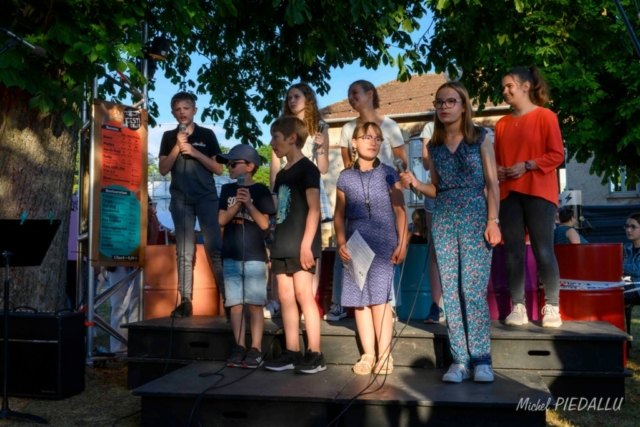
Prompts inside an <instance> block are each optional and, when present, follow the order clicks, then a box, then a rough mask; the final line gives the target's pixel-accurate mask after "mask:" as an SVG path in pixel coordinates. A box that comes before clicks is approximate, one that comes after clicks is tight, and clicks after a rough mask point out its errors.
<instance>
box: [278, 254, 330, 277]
mask: <svg viewBox="0 0 640 427" xmlns="http://www.w3.org/2000/svg"><path fill="white" fill-rule="evenodd" d="M317 262H318V261H317V260H316V264H317ZM298 271H308V272H309V273H311V274H316V266H315V265H314V266H313V267H311V268H310V269H308V270H305V269H304V268H302V264H300V257H296V258H271V272H272V273H273V274H294V273H297V272H298Z"/></svg>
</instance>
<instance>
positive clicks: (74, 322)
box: [0, 310, 85, 399]
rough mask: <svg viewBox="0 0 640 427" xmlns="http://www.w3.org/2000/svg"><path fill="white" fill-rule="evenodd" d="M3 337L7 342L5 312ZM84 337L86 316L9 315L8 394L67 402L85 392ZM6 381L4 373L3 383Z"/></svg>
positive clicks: (0, 323)
mask: <svg viewBox="0 0 640 427" xmlns="http://www.w3.org/2000/svg"><path fill="white" fill-rule="evenodd" d="M0 336H2V339H0V341H2V340H4V317H3V316H2V311H1V310H0ZM84 338H85V327H84V314H83V313H72V312H62V313H28V312H12V313H9V380H8V384H7V388H8V394H9V395H10V396H21V397H37V398H51V399H64V398H66V397H69V396H73V395H75V394H78V393H81V392H83V391H84V366H85V348H84ZM2 345H4V343H3V344H1V345H0V366H4V354H3V352H2ZM3 380H4V374H3V371H2V370H0V384H1V382H2V381H3Z"/></svg>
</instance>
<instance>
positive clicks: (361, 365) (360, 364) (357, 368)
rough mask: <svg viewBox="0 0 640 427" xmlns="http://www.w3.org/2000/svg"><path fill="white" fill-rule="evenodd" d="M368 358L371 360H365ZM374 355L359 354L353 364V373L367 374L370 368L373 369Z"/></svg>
mask: <svg viewBox="0 0 640 427" xmlns="http://www.w3.org/2000/svg"><path fill="white" fill-rule="evenodd" d="M366 358H370V359H371V361H370V362H367V361H366V360H365V359H366ZM375 360H376V357H375V356H374V355H372V354H366V353H365V354H363V355H362V356H360V360H358V361H357V362H356V364H355V365H353V373H354V374H356V375H369V374H370V373H371V370H372V369H373V363H374V362H375Z"/></svg>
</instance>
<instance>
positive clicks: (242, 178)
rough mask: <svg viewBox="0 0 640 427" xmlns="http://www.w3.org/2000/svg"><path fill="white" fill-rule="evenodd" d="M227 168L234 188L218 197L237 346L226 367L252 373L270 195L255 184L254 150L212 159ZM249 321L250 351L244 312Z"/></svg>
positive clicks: (258, 353)
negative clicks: (248, 316)
mask: <svg viewBox="0 0 640 427" xmlns="http://www.w3.org/2000/svg"><path fill="white" fill-rule="evenodd" d="M216 160H217V161H218V163H222V164H225V165H227V168H228V169H229V176H230V177H231V178H234V179H236V182H234V183H230V184H225V185H223V186H222V189H221V191H220V212H219V221H220V225H221V226H223V227H224V233H223V238H222V260H223V275H224V280H225V297H226V301H225V307H228V308H230V309H231V327H232V329H233V335H234V338H235V340H236V346H235V348H234V349H233V350H232V351H231V357H230V358H229V361H228V362H227V366H230V367H242V368H248V369H255V368H257V367H259V366H261V365H262V363H263V355H262V347H261V344H262V332H263V330H264V315H263V311H262V305H263V303H264V301H265V300H266V299H267V262H268V257H267V249H266V246H265V242H264V232H265V230H267V229H268V228H269V215H273V214H275V212H276V210H275V206H274V203H273V198H272V197H271V192H270V191H269V188H267V186H265V185H263V184H260V183H256V182H254V180H253V175H254V174H255V173H256V171H257V170H258V167H260V155H259V154H258V152H257V151H256V150H255V148H253V147H251V146H249V145H246V144H238V145H236V146H235V147H233V148H232V149H231V150H230V151H229V152H228V153H227V154H218V155H217V156H216ZM245 305H246V306H247V307H248V308H249V313H250V315H251V317H250V319H251V348H250V349H249V351H248V352H247V347H246V344H245V328H246V326H245V324H244V319H245V317H244V314H243V311H244V306H245Z"/></svg>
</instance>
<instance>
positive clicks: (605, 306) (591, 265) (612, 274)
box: [542, 243, 627, 366]
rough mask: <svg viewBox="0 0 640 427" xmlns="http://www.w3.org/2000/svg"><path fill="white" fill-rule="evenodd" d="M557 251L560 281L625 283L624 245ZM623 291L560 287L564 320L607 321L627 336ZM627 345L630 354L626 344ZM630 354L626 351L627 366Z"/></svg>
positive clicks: (556, 248)
mask: <svg viewBox="0 0 640 427" xmlns="http://www.w3.org/2000/svg"><path fill="white" fill-rule="evenodd" d="M554 251H555V254H556V258H557V260H558V267H559V269H560V279H566V280H576V281H598V282H620V281H621V280H622V244H620V243H586V244H579V245H573V244H563V245H554ZM622 291H623V288H622V287H615V288H608V289H602V290H563V289H562V287H560V314H561V315H562V319H563V320H586V321H595V320H604V321H606V322H609V323H611V324H612V325H613V326H615V327H617V328H619V329H621V330H623V331H625V332H626V330H625V322H624V297H623V294H622ZM543 298H544V296H542V299H543ZM542 304H544V302H542ZM624 345H625V350H626V343H624ZM626 354H627V353H626V351H624V355H625V361H624V362H625V366H626V363H627V361H626Z"/></svg>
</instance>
